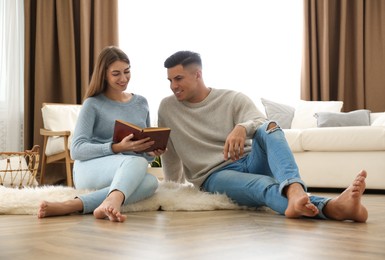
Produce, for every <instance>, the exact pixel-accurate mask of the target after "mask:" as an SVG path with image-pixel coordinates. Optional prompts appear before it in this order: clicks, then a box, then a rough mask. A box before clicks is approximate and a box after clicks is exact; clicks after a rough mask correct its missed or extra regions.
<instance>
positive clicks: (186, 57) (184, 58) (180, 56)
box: [164, 51, 202, 69]
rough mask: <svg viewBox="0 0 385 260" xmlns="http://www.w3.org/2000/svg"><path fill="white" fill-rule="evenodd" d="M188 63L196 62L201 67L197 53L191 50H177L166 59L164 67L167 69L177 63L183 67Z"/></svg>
mask: <svg viewBox="0 0 385 260" xmlns="http://www.w3.org/2000/svg"><path fill="white" fill-rule="evenodd" d="M190 64H198V65H199V66H200V67H202V60H201V56H200V55H199V53H196V52H192V51H178V52H176V53H174V54H173V55H171V56H170V57H168V58H167V59H166V61H165V62H164V67H165V68H167V69H169V68H172V67H175V66H177V65H182V66H183V67H185V66H187V65H190Z"/></svg>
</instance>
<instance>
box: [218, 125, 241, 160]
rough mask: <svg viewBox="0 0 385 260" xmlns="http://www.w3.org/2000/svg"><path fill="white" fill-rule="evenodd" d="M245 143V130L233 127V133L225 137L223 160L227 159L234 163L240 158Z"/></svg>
mask: <svg viewBox="0 0 385 260" xmlns="http://www.w3.org/2000/svg"><path fill="white" fill-rule="evenodd" d="M245 141H246V129H245V128H244V127H243V126H239V125H237V126H235V127H234V129H233V131H231V133H230V134H229V135H228V136H227V138H226V143H225V147H224V150H223V155H224V159H225V160H226V161H227V160H228V159H229V157H230V158H231V160H233V161H235V160H238V159H239V158H240V157H242V155H243V152H244V147H245Z"/></svg>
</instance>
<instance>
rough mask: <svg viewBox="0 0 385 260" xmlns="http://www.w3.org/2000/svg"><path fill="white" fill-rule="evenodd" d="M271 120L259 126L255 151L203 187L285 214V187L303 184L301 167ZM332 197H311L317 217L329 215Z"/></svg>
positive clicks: (254, 145)
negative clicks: (326, 210) (269, 127)
mask: <svg viewBox="0 0 385 260" xmlns="http://www.w3.org/2000/svg"><path fill="white" fill-rule="evenodd" d="M269 123H271V121H270V122H266V123H265V124H263V125H262V126H261V127H259V128H258V129H257V131H256V132H255V134H254V137H253V141H252V150H251V152H250V153H249V154H247V155H246V156H244V157H243V158H241V159H239V160H237V161H234V162H233V163H231V164H229V165H227V166H225V167H223V168H222V169H220V170H218V171H216V172H214V173H212V174H211V175H210V176H209V177H208V178H207V179H206V180H205V182H204V183H203V185H202V188H203V189H204V190H205V191H208V192H212V193H225V194H226V195H227V196H228V197H230V198H231V199H232V200H234V201H235V202H236V203H238V204H239V205H244V206H249V207H260V206H267V207H269V208H271V209H272V210H274V211H276V212H278V213H280V214H284V213H285V210H286V208H287V205H288V200H287V198H286V196H284V195H283V189H284V188H285V187H287V186H288V185H290V184H292V183H300V184H301V185H302V186H303V188H304V190H305V191H306V185H305V183H304V182H303V181H302V180H301V177H300V175H299V170H298V166H297V164H296V162H295V159H294V156H293V154H292V152H291V150H290V148H289V145H288V143H287V141H286V138H285V135H284V133H283V131H282V129H281V128H280V127H279V126H277V127H274V128H271V129H269V130H268V125H269ZM329 200H330V199H328V198H323V197H318V196H310V201H311V202H312V203H313V204H314V205H315V206H316V207H317V208H318V209H319V212H320V213H319V214H318V216H317V217H319V218H326V217H325V215H324V214H323V213H322V209H323V207H324V206H325V205H326V203H327V202H328V201H329Z"/></svg>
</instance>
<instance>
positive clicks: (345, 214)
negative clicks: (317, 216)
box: [323, 170, 368, 222]
mask: <svg viewBox="0 0 385 260" xmlns="http://www.w3.org/2000/svg"><path fill="white" fill-rule="evenodd" d="M366 176H367V173H366V171H364V170H362V171H361V172H360V173H359V174H358V175H357V176H356V178H355V179H354V181H353V183H352V184H351V185H350V186H349V187H348V188H347V189H346V190H344V191H343V192H342V193H341V194H340V195H339V196H338V197H336V198H333V199H331V200H330V201H329V202H328V203H327V204H326V206H325V207H324V209H323V212H324V214H325V216H327V217H328V218H331V219H335V220H353V221H356V222H366V220H367V219H368V211H367V209H366V208H365V207H364V206H363V205H362V203H361V198H362V194H363V193H364V191H365V187H366V182H365V179H366Z"/></svg>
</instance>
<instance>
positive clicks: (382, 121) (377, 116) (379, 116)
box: [370, 112, 385, 126]
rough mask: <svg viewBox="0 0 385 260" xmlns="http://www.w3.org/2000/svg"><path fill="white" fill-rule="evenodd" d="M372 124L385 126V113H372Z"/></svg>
mask: <svg viewBox="0 0 385 260" xmlns="http://www.w3.org/2000/svg"><path fill="white" fill-rule="evenodd" d="M370 122H371V125H372V126H385V112H377V113H371V114H370Z"/></svg>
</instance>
